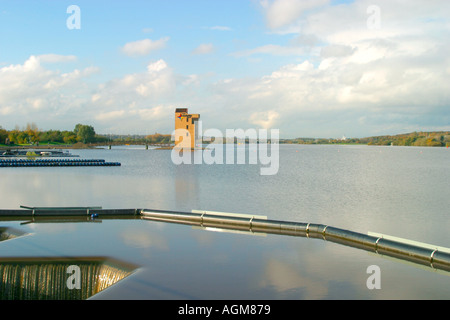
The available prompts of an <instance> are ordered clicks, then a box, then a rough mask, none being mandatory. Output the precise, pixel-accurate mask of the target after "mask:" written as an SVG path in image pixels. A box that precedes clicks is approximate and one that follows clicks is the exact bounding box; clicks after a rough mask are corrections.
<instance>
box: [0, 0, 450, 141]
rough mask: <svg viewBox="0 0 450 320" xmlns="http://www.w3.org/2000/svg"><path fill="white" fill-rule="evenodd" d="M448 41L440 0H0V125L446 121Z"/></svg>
mask: <svg viewBox="0 0 450 320" xmlns="http://www.w3.org/2000/svg"><path fill="white" fill-rule="evenodd" d="M74 6H75V7H74ZM449 53H450V1H446V0H408V1H404V0H380V1H377V0H368V1H366V0H355V1H336V0H208V1H206V0H165V1H162V0H148V1H144V0H141V1H139V0H131V1H119V0H118V1H100V0H90V1H81V0H71V1H64V0H59V1H54V0H53V1H42V0H40V1H27V0H21V1H12V0H0V126H1V127H3V128H4V129H7V130H12V129H14V128H15V127H19V128H24V127H25V126H26V125H27V124H28V123H34V124H36V125H37V126H38V128H39V129H41V130H51V129H53V130H73V128H74V127H75V125H76V124H78V123H81V124H87V125H92V126H93V127H94V128H95V130H96V132H97V133H101V134H143V135H147V134H153V133H156V132H158V133H164V134H170V133H172V131H173V130H174V112H175V109H176V108H188V109H189V112H190V113H199V114H200V117H201V120H202V127H203V129H204V130H205V129H208V128H214V129H219V130H221V131H222V132H224V133H225V130H226V129H244V130H247V129H267V130H270V129H278V130H279V132H280V137H281V138H296V137H316V138H341V137H342V136H346V137H355V138H360V137H368V136H374V135H386V134H400V133H408V132H413V131H441V130H445V131H448V130H450V55H449Z"/></svg>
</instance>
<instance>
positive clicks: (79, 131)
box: [74, 124, 95, 143]
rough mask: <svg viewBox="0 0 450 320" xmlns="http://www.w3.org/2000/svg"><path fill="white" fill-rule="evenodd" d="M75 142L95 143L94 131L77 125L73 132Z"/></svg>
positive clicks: (86, 126)
mask: <svg viewBox="0 0 450 320" xmlns="http://www.w3.org/2000/svg"><path fill="white" fill-rule="evenodd" d="M74 132H75V134H76V135H77V140H78V141H81V142H83V143H88V142H94V141H95V130H94V128H93V127H92V126H88V125H82V124H77V125H76V126H75V130H74Z"/></svg>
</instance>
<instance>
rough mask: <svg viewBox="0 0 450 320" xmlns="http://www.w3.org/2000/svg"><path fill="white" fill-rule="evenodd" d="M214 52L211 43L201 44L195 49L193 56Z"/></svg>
mask: <svg viewBox="0 0 450 320" xmlns="http://www.w3.org/2000/svg"><path fill="white" fill-rule="evenodd" d="M213 51H214V45H213V44H212V43H202V44H200V45H199V46H198V47H197V48H195V49H194V50H193V51H192V53H193V54H208V53H212V52H213Z"/></svg>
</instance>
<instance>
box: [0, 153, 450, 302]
mask: <svg viewBox="0 0 450 320" xmlns="http://www.w3.org/2000/svg"><path fill="white" fill-rule="evenodd" d="M73 153H74V154H79V155H80V157H81V158H97V159H98V158H101V159H105V160H106V161H118V162H121V163H122V166H120V167H63V168H45V167H44V168H34V167H31V168H1V171H0V173H1V181H0V194H1V201H2V206H1V207H2V208H3V209H5V208H8V209H18V208H19V206H20V205H29V206H42V207H45V206H58V207H61V206H102V207H103V208H151V209H161V210H178V211H191V210H193V209H201V210H211V211H223V212H234V213H246V214H256V215H265V216H267V217H268V218H270V219H275V220H288V221H297V222H311V223H323V224H326V225H331V226H335V227H339V228H344V229H349V230H353V231H357V232H361V233H367V232H369V231H373V232H379V233H384V234H388V235H393V236H398V237H402V238H407V239H411V240H415V241H422V242H426V243H431V244H434V245H437V246H443V247H450V235H449V230H450V228H449V227H450V223H449V222H450V220H449V218H448V208H449V205H450V199H449V197H448V195H449V194H450V193H449V191H450V187H449V184H448V181H450V173H449V170H448V164H449V157H450V151H449V150H448V149H446V148H412V147H411V148H408V147H404V148H402V147H368V146H291V145H280V156H279V159H280V167H279V171H278V173H277V174H276V175H273V176H261V175H260V174H259V172H260V171H259V165H249V164H246V165H226V164H224V165H207V164H198V165H185V164H183V165H179V166H177V165H174V164H173V163H172V162H171V157H170V151H169V150H145V149H144V147H140V146H136V147H133V146H130V147H113V148H112V150H107V149H99V150H74V151H73ZM0 227H2V228H4V229H2V230H5V232H6V231H7V230H8V228H9V229H10V230H15V232H14V233H11V234H14V235H17V236H14V237H10V238H6V240H7V241H1V242H0V257H1V258H0V269H1V268H3V269H1V270H6V269H5V268H6V267H5V266H7V268H9V269H8V270H9V271H8V272H4V271H2V272H3V273H2V275H3V282H2V288H3V289H4V288H6V286H7V285H11V284H12V283H13V282H12V281H11V277H10V275H13V274H15V275H16V278H17V277H19V276H18V274H19V273H20V272H21V273H20V274H26V273H30V272H31V273H33V272H34V274H36V273H37V272H39V271H38V270H42V269H43V268H45V264H48V263H50V262H51V261H52V259H53V260H54V261H58V259H60V260H61V259H63V258H64V259H70V258H73V259H74V260H73V261H72V262H76V258H79V257H83V259H88V258H92V259H94V260H95V259H98V257H103V258H104V259H105V260H102V261H120V265H121V266H126V267H121V268H118V270H122V271H123V270H125V271H123V272H125V273H124V274H123V276H120V277H119V278H118V279H117V281H115V282H114V284H112V285H110V286H107V287H104V288H102V289H101V290H98V291H97V292H95V293H93V294H91V295H90V296H89V297H90V298H91V299H449V298H450V277H449V273H448V272H445V271H439V270H435V269H432V268H429V267H424V266H418V265H414V264H412V263H408V262H405V261H400V260H395V259H392V258H388V257H384V256H381V255H377V254H372V253H368V252H366V251H363V250H360V249H356V248H351V247H347V246H343V245H339V244H335V243H330V242H327V241H323V240H320V239H308V238H299V237H289V236H281V235H271V234H267V235H264V234H251V233H237V232H219V231H220V230H207V229H202V228H195V227H191V226H186V225H179V224H171V223H164V222H154V221H148V220H142V219H140V218H139V217H137V218H132V219H94V220H92V219H90V217H86V218H85V219H81V220H79V221H59V222H52V221H45V222H42V221H37V220H36V221H34V222H33V221H31V222H30V221H27V220H26V219H24V220H21V221H13V220H11V219H2V221H0ZM17 230H18V231H17ZM2 259H3V260H2ZM64 259H63V260H64ZM12 261H14V264H12ZM20 261H22V262H20ZM24 261H25V262H24ZM29 261H35V262H36V261H37V262H39V264H40V267H37V266H36V267H34V269H33V268H31V269H30V267H23V266H24V265H26V264H27V263H29ZM102 263H103V262H102ZM73 264H75V265H77V263H73ZM12 265H14V266H17V267H16V269H15V270H16V271H14V272H15V273H13V272H12V271H11V268H12V267H11V266H12ZM19 265H20V266H21V267H19ZM35 265H37V264H35ZM372 265H376V266H378V267H379V268H380V269H379V270H380V271H381V273H380V281H381V288H380V289H372V290H371V289H369V288H368V286H367V281H368V279H369V277H370V276H371V274H370V273H368V271H367V270H368V267H369V266H372ZM64 266H66V265H64ZM80 266H81V264H80ZM27 268H28V269H27ZM64 268H65V267H60V272H59V274H60V278H58V277H53V278H52V279H57V278H58V279H60V280H59V281H60V283H64V281H63V280H64V279H67V278H68V277H69V276H70V274H69V273H67V272H66V273H64V272H62V271H64ZM19 269H20V270H22V271H20V270H19ZM24 270H27V271H24ZM30 270H33V271H30ZM19 271H20V272H19ZM122 271H121V272H122ZM81 273H82V274H87V273H88V272H85V271H82V272H81ZM90 274H91V275H92V274H93V275H94V276H93V277H92V278H91V279H93V280H92V281H97V282H99V279H104V280H105V279H106V278H105V277H106V276H105V275H101V274H99V273H95V272H91V273H90ZM113 274H114V273H113V272H112V273H109V276H108V277H113V276H112V275H113ZM6 275H7V276H8V277H9V278H8V279H9V280H8V279H6ZM64 276H65V277H66V278H64ZM22 277H23V276H22ZM30 277H31V276H28V279H31V278H30ZM85 277H86V279H87V275H86V276H85ZM19 278H20V277H19ZM19 278H17V279H19ZM5 279H6V280H5ZM15 283H16V284H17V283H19V286H23V285H22V284H20V283H21V282H20V281H18V280H16V282H15ZM22 283H26V281H25V282H22ZM56 283H57V281H56V280H50V281H48V286H52V285H53V286H56ZM71 290H76V289H71ZM2 292H5V291H2ZM69 292H70V291H69ZM2 298H3V299H7V298H24V297H20V296H18V297H11V295H9V296H8V294H5V293H3V296H2ZM45 298H52V297H48V296H46V297H45ZM53 298H55V299H66V298H67V299H70V298H71V297H70V296H68V295H65V296H59V297H58V296H54V297H53ZM72 298H77V299H78V298H86V296H83V297H81V296H75V297H72Z"/></svg>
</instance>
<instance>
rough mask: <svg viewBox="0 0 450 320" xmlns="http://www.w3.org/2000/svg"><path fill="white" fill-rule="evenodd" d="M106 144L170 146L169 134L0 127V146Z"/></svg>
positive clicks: (81, 127) (82, 127) (79, 127)
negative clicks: (101, 132) (99, 132)
mask: <svg viewBox="0 0 450 320" xmlns="http://www.w3.org/2000/svg"><path fill="white" fill-rule="evenodd" d="M75 143H83V144H107V143H148V144H170V143H171V135H170V134H160V133H155V134H151V135H147V136H145V135H134V136H132V135H102V134H97V133H96V132H95V129H94V127H92V126H90V125H84V124H80V123H79V124H77V125H76V126H75V128H74V129H73V130H72V131H69V130H63V131H60V130H47V131H43V130H39V128H38V127H37V125H36V124H34V123H31V124H30V123H28V124H27V125H26V127H25V128H22V129H20V128H18V127H17V126H16V128H15V129H14V130H9V131H8V130H6V129H3V128H2V127H1V126H0V144H9V145H39V144H67V145H72V144H75Z"/></svg>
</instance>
